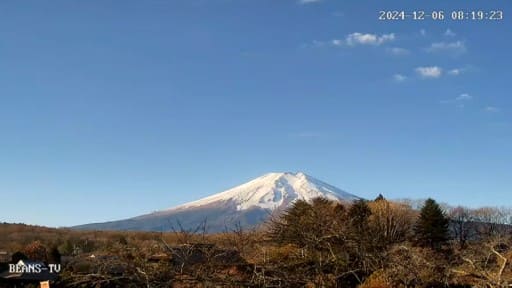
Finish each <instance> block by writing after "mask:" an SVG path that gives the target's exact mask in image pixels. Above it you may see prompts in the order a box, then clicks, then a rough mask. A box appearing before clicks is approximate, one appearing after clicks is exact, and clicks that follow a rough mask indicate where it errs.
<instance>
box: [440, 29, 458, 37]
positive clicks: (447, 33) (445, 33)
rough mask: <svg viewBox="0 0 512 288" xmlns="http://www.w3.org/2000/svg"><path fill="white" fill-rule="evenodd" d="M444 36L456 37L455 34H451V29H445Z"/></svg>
mask: <svg viewBox="0 0 512 288" xmlns="http://www.w3.org/2000/svg"><path fill="white" fill-rule="evenodd" d="M443 35H444V36H446V37H455V36H457V34H455V32H453V31H452V30H451V29H446V31H444V34H443Z"/></svg>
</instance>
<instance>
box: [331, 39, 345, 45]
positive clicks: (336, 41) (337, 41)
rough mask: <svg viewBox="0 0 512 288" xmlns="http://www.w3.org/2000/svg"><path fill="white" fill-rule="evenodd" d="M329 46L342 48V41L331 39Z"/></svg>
mask: <svg viewBox="0 0 512 288" xmlns="http://www.w3.org/2000/svg"><path fill="white" fill-rule="evenodd" d="M331 44H332V45H334V46H342V45H343V40H340V39H332V40H331Z"/></svg>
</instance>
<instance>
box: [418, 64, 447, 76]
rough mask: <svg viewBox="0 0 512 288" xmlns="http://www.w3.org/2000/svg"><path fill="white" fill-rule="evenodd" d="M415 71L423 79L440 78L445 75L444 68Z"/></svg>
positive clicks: (429, 67)
mask: <svg viewBox="0 0 512 288" xmlns="http://www.w3.org/2000/svg"><path fill="white" fill-rule="evenodd" d="M415 71H416V73H418V75H420V76H421V78H439V77H441V75H442V74H443V68H441V67H439V66H427V67H417V68H416V69H415Z"/></svg>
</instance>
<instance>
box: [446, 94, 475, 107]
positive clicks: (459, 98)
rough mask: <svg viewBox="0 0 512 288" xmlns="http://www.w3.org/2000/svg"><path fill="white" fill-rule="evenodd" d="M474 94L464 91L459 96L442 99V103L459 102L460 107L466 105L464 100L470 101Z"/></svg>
mask: <svg viewBox="0 0 512 288" xmlns="http://www.w3.org/2000/svg"><path fill="white" fill-rule="evenodd" d="M472 99H473V96H471V95H470V94H469V93H462V94H460V95H459V96H457V97H455V98H452V99H448V100H441V101H440V103H441V104H449V103H457V105H458V106H459V107H460V106H462V107H464V104H463V102H468V101H469V100H472Z"/></svg>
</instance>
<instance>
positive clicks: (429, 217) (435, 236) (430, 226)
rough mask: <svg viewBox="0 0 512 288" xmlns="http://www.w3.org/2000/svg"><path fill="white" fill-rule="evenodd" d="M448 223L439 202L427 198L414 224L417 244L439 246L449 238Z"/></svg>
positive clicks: (436, 247) (434, 247)
mask: <svg viewBox="0 0 512 288" xmlns="http://www.w3.org/2000/svg"><path fill="white" fill-rule="evenodd" d="M448 224H449V220H448V217H446V216H445V214H444V213H443V210H441V207H439V204H437V202H436V201H435V200H433V199H430V198H429V199H427V200H426V201H425V205H424V206H423V208H421V212H420V216H419V218H418V220H417V221H416V224H415V226H414V235H415V238H416V241H417V244H418V245H420V246H423V247H430V248H433V249H439V248H441V246H442V245H443V244H444V243H446V242H447V241H448V239H449V231H448Z"/></svg>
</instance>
